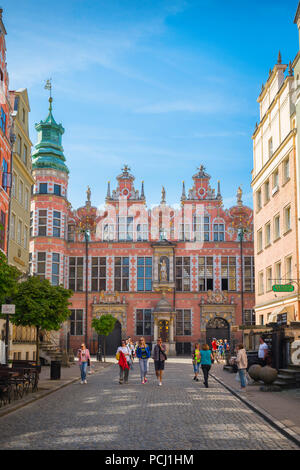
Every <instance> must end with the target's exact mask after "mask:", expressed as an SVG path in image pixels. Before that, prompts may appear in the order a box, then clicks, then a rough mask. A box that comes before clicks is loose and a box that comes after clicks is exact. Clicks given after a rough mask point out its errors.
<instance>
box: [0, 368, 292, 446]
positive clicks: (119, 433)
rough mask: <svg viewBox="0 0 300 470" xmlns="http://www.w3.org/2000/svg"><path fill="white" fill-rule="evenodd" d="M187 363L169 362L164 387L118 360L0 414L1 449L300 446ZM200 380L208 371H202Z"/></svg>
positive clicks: (151, 370)
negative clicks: (124, 378) (123, 376)
mask: <svg viewBox="0 0 300 470" xmlns="http://www.w3.org/2000/svg"><path fill="white" fill-rule="evenodd" d="M191 369H192V366H191V364H190V361H189V363H188V364H187V363H184V362H179V363H176V362H174V361H168V363H167V364H166V370H165V375H164V382H163V386H162V387H158V385H157V380H156V377H155V374H154V371H153V362H152V361H151V364H150V372H149V381H148V383H147V384H145V385H142V384H141V383H140V379H139V366H138V363H137V362H136V363H135V364H134V370H133V371H131V372H130V376H129V384H128V385H125V384H124V385H119V383H118V372H119V368H118V365H113V366H111V367H108V368H106V369H104V370H103V371H102V372H101V373H99V374H94V375H92V376H90V377H88V384H87V385H81V384H80V383H79V382H76V383H73V384H71V385H69V386H67V387H65V388H62V389H60V390H58V391H57V392H55V393H53V394H51V395H49V396H47V397H45V398H42V399H40V400H38V401H36V402H34V403H32V404H30V405H27V406H25V407H24V408H22V409H19V410H18V411H15V412H12V413H11V414H9V415H7V416H4V417H2V418H0V427H1V429H2V430H3V431H4V432H1V433H0V449H107V450H117V449H123V450H124V449H139V450H140V449H148V450H168V449H174V450H177V449H181V450H196V449H216V450H218V449H286V450H287V449H298V447H297V446H296V445H295V444H293V443H292V442H291V441H289V440H288V439H287V438H285V437H284V436H283V435H282V434H280V433H279V432H277V431H276V430H275V429H273V428H272V427H271V426H270V425H269V424H267V423H266V422H265V421H264V420H263V419H262V418H260V417H259V416H258V415H256V414H255V413H254V412H252V411H251V410H250V409H249V408H247V406H245V405H244V404H243V403H241V402H240V400H239V399H238V398H236V397H234V396H233V395H232V394H230V392H228V391H227V390H226V389H224V388H223V387H222V386H221V385H220V384H219V383H217V382H216V381H215V380H214V379H210V388H208V389H206V388H205V387H204V385H203V383H202V380H200V381H199V382H195V381H193V380H192V378H193V374H192V370H191ZM200 378H201V379H202V377H200Z"/></svg>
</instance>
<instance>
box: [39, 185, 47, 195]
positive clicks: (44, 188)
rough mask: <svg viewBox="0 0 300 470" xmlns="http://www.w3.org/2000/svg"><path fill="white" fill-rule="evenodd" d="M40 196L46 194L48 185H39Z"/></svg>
mask: <svg viewBox="0 0 300 470" xmlns="http://www.w3.org/2000/svg"><path fill="white" fill-rule="evenodd" d="M40 194H48V183H40Z"/></svg>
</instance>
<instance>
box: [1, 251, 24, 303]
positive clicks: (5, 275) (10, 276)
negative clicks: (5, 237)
mask: <svg viewBox="0 0 300 470" xmlns="http://www.w3.org/2000/svg"><path fill="white" fill-rule="evenodd" d="M20 277H21V272H20V271H19V270H18V269H17V268H15V266H9V264H7V259H6V256H5V255H4V254H3V253H2V251H0V305H2V304H3V303H5V302H7V300H8V299H10V298H11V297H13V296H14V295H15V293H16V292H17V289H18V279H19V278H20ZM0 311H1V310H0Z"/></svg>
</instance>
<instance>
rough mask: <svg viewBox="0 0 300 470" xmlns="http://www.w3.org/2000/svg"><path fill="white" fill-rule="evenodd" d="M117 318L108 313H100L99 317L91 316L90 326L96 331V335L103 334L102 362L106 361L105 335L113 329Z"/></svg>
mask: <svg viewBox="0 0 300 470" xmlns="http://www.w3.org/2000/svg"><path fill="white" fill-rule="evenodd" d="M116 321H117V319H116V318H115V317H113V316H112V315H110V314H107V315H101V317H100V318H93V320H92V327H93V328H94V330H95V331H96V333H97V334H98V335H103V336H104V348H103V355H104V362H106V361H105V360H106V357H105V353H106V336H108V335H109V334H110V333H111V332H112V331H113V329H114V327H115V323H116Z"/></svg>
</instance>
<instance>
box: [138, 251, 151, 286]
mask: <svg viewBox="0 0 300 470" xmlns="http://www.w3.org/2000/svg"><path fill="white" fill-rule="evenodd" d="M137 290H138V291H152V258H150V257H148V256H147V257H144V256H143V257H138V259H137Z"/></svg>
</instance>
